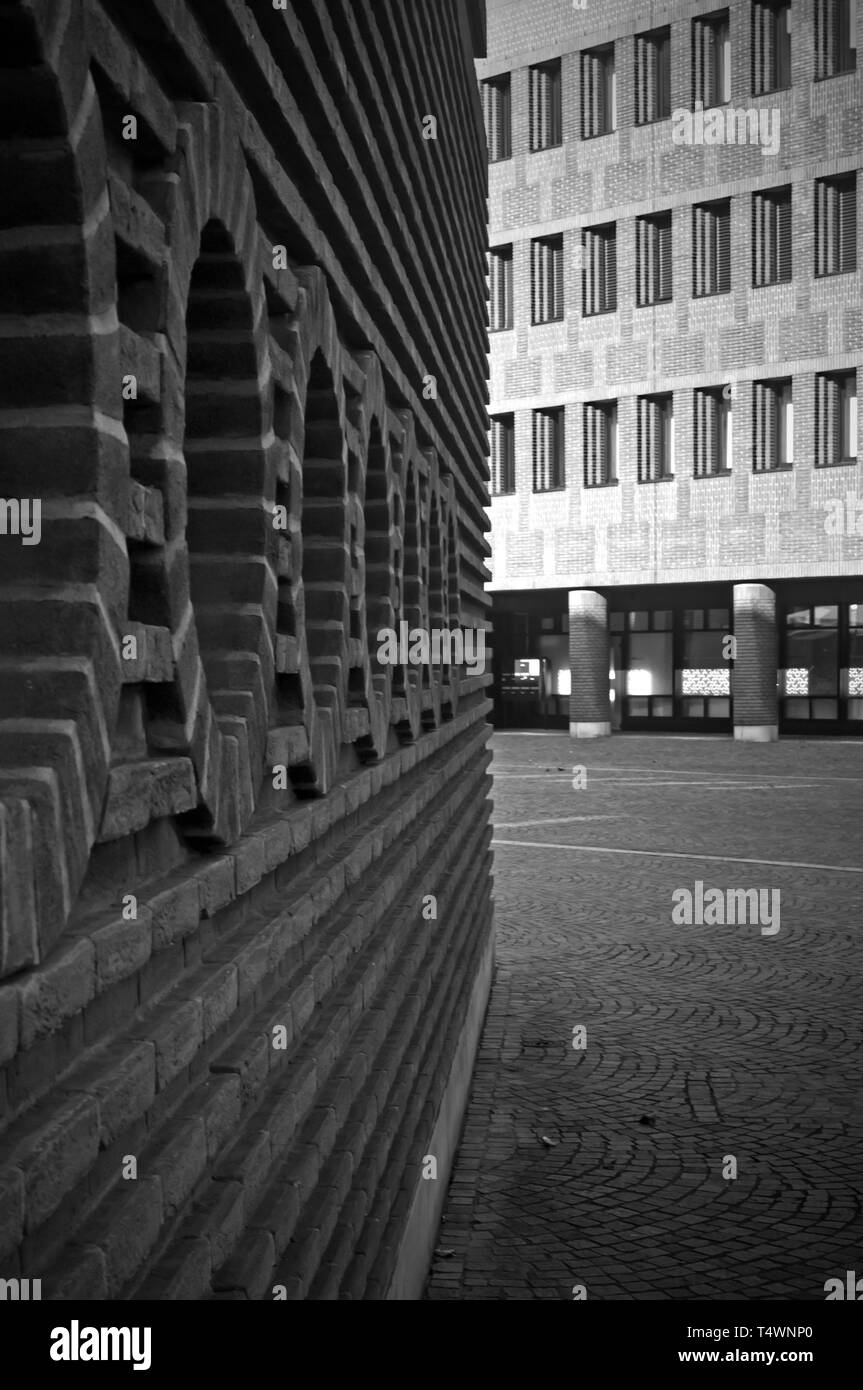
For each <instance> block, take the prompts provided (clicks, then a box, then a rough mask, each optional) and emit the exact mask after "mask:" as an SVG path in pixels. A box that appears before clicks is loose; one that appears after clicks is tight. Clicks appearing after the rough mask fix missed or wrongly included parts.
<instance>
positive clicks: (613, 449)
mask: <svg viewBox="0 0 863 1390" xmlns="http://www.w3.org/2000/svg"><path fill="white" fill-rule="evenodd" d="M616 481H617V401H593V402H588V403H587V404H586V405H585V407H584V486H585V487H608V485H609V484H611V483H614V482H616Z"/></svg>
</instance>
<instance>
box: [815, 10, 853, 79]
mask: <svg viewBox="0 0 863 1390" xmlns="http://www.w3.org/2000/svg"><path fill="white" fill-rule="evenodd" d="M814 4H815V76H816V77H817V78H824V77H838V76H839V75H840V74H841V73H843V72H853V71H854V69H855V68H856V66H857V0H814Z"/></svg>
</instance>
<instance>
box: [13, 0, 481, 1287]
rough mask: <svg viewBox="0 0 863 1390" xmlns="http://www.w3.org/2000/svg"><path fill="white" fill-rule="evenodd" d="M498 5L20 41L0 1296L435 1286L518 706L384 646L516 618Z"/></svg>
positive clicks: (220, 4) (144, 13)
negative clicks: (34, 508) (484, 70)
mask: <svg viewBox="0 0 863 1390" xmlns="http://www.w3.org/2000/svg"><path fill="white" fill-rule="evenodd" d="M481 11H482V7H481V5H480V4H477V3H471V4H470V5H468V3H467V0H465V3H461V0H459V2H458V3H447V2H446V0H432V3H429V4H423V5H422V6H419V5H418V6H410V7H407V9H404V8H403V7H401V6H398V5H395V4H390V3H384V4H383V5H382V4H380V3H379V2H378V0H375V2H374V3H372V0H326V3H324V0H303V3H302V4H300V3H299V0H297V2H296V3H292V4H289V5H288V8H287V10H286V11H280V10H276V8H275V7H274V6H273V5H272V4H270V3H269V0H255V3H251V0H250V3H242V0H136V4H134V5H126V4H120V3H114V0H52V3H51V4H44V3H42V2H41V0H17V3H10V4H6V5H4V6H2V8H1V9H0V67H2V69H3V70H2V71H0V478H2V487H0V492H2V494H3V496H4V497H28V498H30V497H36V498H39V499H41V502H42V539H41V543H40V544H39V545H38V546H32V547H25V546H22V545H21V544H20V542H19V539H18V538H17V537H14V536H9V535H3V536H0V666H2V670H0V875H2V877H0V981H2V983H0V1273H2V1274H3V1275H4V1276H15V1275H19V1274H20V1275H21V1276H23V1277H33V1278H41V1279H42V1280H43V1288H44V1290H45V1296H47V1297H51V1298H61V1299H63V1298H68V1299H71V1298H84V1299H103V1298H137V1297H143V1298H165V1299H174V1298H180V1299H198V1298H208V1297H217V1298H250V1299H261V1298H270V1297H272V1296H273V1293H272V1290H273V1287H274V1286H275V1285H283V1286H284V1288H285V1291H286V1293H287V1296H288V1297H289V1298H295V1299H296V1298H314V1299H317V1298H320V1299H334V1298H369V1299H376V1298H385V1297H388V1296H390V1297H394V1296H406V1295H405V1292H404V1291H405V1290H408V1291H411V1290H415V1289H416V1284H417V1280H418V1279H419V1278H421V1274H422V1267H423V1261H424V1259H425V1258H426V1256H427V1254H428V1252H429V1248H430V1243H431V1241H432V1239H433V1236H434V1219H435V1216H436V1212H437V1210H439V1206H436V1205H435V1203H432V1204H431V1205H430V1206H429V1204H428V1203H425V1205H422V1204H420V1205H422V1212H423V1217H422V1219H421V1220H418V1219H417V1218H416V1212H417V1210H418V1204H417V1193H418V1191H419V1190H420V1183H421V1179H420V1176H419V1175H420V1171H421V1168H422V1162H423V1158H424V1156H425V1155H426V1154H427V1153H428V1152H429V1144H430V1143H431V1142H432V1137H433V1136H434V1142H435V1143H436V1144H437V1145H438V1152H437V1157H438V1160H439V1163H438V1185H439V1188H440V1191H441V1195H442V1193H443V1189H444V1186H445V1182H446V1175H447V1169H448V1163H449V1157H450V1153H451V1147H452V1144H453V1142H454V1140H455V1133H453V1132H452V1131H453V1128H455V1129H457V1126H458V1121H459V1116H460V1113H461V1106H462V1104H463V1101H464V1095H463V1087H464V1081H463V1079H462V1080H458V1078H463V1075H464V1068H465V1058H466V1057H467V1060H468V1069H469V1062H470V1057H471V1055H472V1048H473V1047H474V1046H475V1042H476V1033H477V1028H478V1025H479V1020H480V1019H481V1015H482V1010H483V1008H484V1003H485V995H486V991H487V988H488V980H489V971H490V963H491V952H492V936H491V930H492V925H491V897H490V874H489V861H490V851H489V838H490V832H489V828H488V803H487V800H486V798H487V794H488V785H489V780H490V779H489V777H488V772H487V767H488V753H487V750H486V734H487V725H486V716H487V712H488V708H489V702H488V699H487V697H486V684H487V680H489V679H490V677H486V676H484V675H475V676H473V677H470V678H469V677H468V676H467V675H466V673H465V672H464V671H463V670H462V669H459V668H457V667H455V666H449V667H445V666H442V667H439V668H416V667H405V668H400V667H381V666H380V665H379V664H378V663H377V661H376V659H375V653H376V649H377V641H376V634H377V632H378V630H379V629H380V628H382V627H390V626H394V627H397V626H398V623H399V622H400V621H401V620H407V621H408V622H409V623H410V624H411V625H423V626H437V627H444V628H445V627H470V628H475V627H484V626H485V625H486V622H487V605H486V600H485V597H484V590H483V584H484V581H485V579H486V577H487V574H486V557H487V554H488V546H487V543H486V541H485V538H484V531H485V527H486V523H485V514H484V511H483V503H484V500H485V496H486V487H487V482H486V479H487V471H486V465H485V454H486V452H487V448H486V433H485V431H486V418H485V374H486V368H485V350H486V341H485V331H484V324H485V283H484V275H485V255H484V249H485V227H484V215H485V202H484V200H485V181H486V168H485V156H484V137H483V132H482V122H481V115H480V110H479V101H478V96H477V94H476V90H475V83H474V80H473V68H472V63H473V58H474V57H475V56H476V55H477V54H478V53H480V52H481V49H482V42H483V37H482V21H483V16H482V12H481ZM429 113H431V114H434V115H435V116H436V118H437V122H438V139H437V140H436V141H434V142H432V141H426V140H424V139H423V138H422V127H423V117H424V116H425V115H426V114H429ZM429 375H432V376H434V377H435V380H436V391H437V394H436V396H432V398H430V399H427V398H426V396H427V395H428V393H427V392H424V379H425V378H427V377H428V376H429ZM428 894H433V895H435V896H436V898H437V915H436V917H435V919H434V920H431V921H427V920H424V918H423V916H422V906H423V897H424V895H428ZM276 1030H284V1031H279V1032H278V1033H277V1031H276ZM275 1036H278V1037H279V1038H280V1040H281V1041H282V1042H283V1043H284V1047H281V1048H276V1047H274V1046H273V1042H274V1037H275ZM451 1077H452V1078H456V1080H454V1081H451ZM453 1087H455V1090H454V1089H453ZM459 1087H461V1089H459ZM441 1116H447V1117H449V1118H448V1122H447V1124H443V1125H442V1124H441V1122H440V1117H441ZM129 1155H133V1156H135V1157H136V1159H137V1170H138V1177H137V1180H135V1181H125V1180H123V1178H122V1176H121V1174H122V1168H123V1163H124V1160H125V1158H126V1156H129ZM394 1290H396V1291H397V1292H394Z"/></svg>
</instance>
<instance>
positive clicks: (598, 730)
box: [569, 721, 611, 738]
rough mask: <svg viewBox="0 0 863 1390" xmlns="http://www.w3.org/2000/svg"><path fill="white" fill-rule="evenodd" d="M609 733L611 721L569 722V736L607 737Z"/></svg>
mask: <svg viewBox="0 0 863 1390" xmlns="http://www.w3.org/2000/svg"><path fill="white" fill-rule="evenodd" d="M610 734H611V721H608V722H607V723H605V722H604V723H598V724H570V726H569V736H570V738H608V737H609V735H610Z"/></svg>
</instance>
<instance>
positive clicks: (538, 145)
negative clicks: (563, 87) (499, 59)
mask: <svg viewBox="0 0 863 1390" xmlns="http://www.w3.org/2000/svg"><path fill="white" fill-rule="evenodd" d="M528 74H529V90H530V148H531V150H533V151H536V150H547V149H550V148H551V146H552V145H559V144H560V140H561V100H560V59H559V58H555V59H554V61H553V62H551V63H540V64H538V65H537V66H536V67H533V68H530V69H529V70H528Z"/></svg>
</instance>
